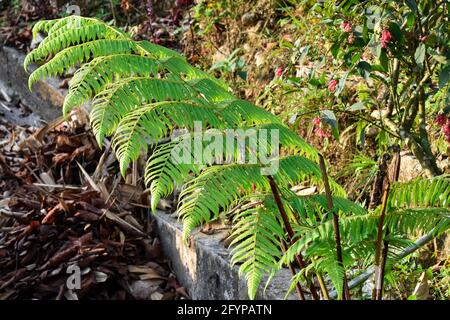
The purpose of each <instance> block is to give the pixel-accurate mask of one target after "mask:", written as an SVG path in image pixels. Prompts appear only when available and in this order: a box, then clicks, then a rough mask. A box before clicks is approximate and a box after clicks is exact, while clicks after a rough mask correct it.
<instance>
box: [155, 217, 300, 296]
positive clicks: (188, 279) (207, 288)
mask: <svg viewBox="0 0 450 320" xmlns="http://www.w3.org/2000/svg"><path fill="white" fill-rule="evenodd" d="M156 221H157V225H158V229H159V230H158V231H159V234H160V236H161V237H160V239H161V244H162V247H163V250H164V252H165V254H166V255H167V256H168V258H169V259H170V260H171V262H172V268H173V270H174V271H175V273H176V275H177V278H178V280H179V281H180V283H181V284H182V285H183V286H184V287H186V289H187V290H188V293H189V295H190V296H191V297H192V298H193V299H206V300H217V299H222V300H229V299H241V300H242V299H248V296H247V285H246V281H245V279H244V278H239V275H238V270H239V267H238V266H234V267H231V266H230V250H229V249H227V248H225V247H224V246H223V244H222V243H221V242H220V239H223V236H224V235H223V233H222V234H220V233H217V234H213V235H205V234H202V233H200V232H197V233H195V232H194V236H193V241H192V242H191V245H190V246H187V245H185V244H184V243H183V240H182V236H181V231H182V225H181V223H180V222H179V221H178V220H177V219H175V218H173V217H171V216H170V215H168V214H166V213H164V212H162V211H159V212H157V214H156ZM290 278H291V275H290V273H289V271H288V270H287V269H283V270H281V271H280V272H279V273H278V274H277V275H276V276H275V277H274V279H273V280H272V281H271V283H270V284H269V286H268V287H267V289H266V291H265V292H264V290H263V289H264V285H265V281H263V283H262V284H261V288H260V290H259V292H258V294H257V297H256V298H257V299H268V300H269V299H270V300H280V299H284V297H285V295H286V292H287V290H288V288H289V280H290ZM294 298H295V296H294V295H291V296H289V299H294Z"/></svg>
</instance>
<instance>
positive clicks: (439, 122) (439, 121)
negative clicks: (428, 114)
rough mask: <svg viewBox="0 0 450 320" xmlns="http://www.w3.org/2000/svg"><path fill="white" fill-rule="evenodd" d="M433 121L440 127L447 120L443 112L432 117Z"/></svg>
mask: <svg viewBox="0 0 450 320" xmlns="http://www.w3.org/2000/svg"><path fill="white" fill-rule="evenodd" d="M434 122H436V124H437V125H438V126H440V127H442V126H443V125H444V124H445V123H446V122H447V117H446V116H445V114H440V115H438V116H437V117H436V119H434Z"/></svg>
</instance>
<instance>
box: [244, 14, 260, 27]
mask: <svg viewBox="0 0 450 320" xmlns="http://www.w3.org/2000/svg"><path fill="white" fill-rule="evenodd" d="M241 22H242V25H243V26H244V27H249V26H254V25H255V24H256V23H257V22H258V16H257V14H256V13H254V12H246V13H244V14H243V15H242V17H241Z"/></svg>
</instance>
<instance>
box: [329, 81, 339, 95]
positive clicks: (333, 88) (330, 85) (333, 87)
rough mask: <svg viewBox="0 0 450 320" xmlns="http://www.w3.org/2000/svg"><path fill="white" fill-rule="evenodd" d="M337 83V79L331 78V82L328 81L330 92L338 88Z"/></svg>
mask: <svg viewBox="0 0 450 320" xmlns="http://www.w3.org/2000/svg"><path fill="white" fill-rule="evenodd" d="M337 83H338V82H337V80H334V79H333V80H330V82H328V90H329V91H330V92H334V90H336V86H337Z"/></svg>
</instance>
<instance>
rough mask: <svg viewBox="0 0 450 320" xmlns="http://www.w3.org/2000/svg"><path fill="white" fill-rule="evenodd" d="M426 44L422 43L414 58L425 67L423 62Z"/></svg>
mask: <svg viewBox="0 0 450 320" xmlns="http://www.w3.org/2000/svg"><path fill="white" fill-rule="evenodd" d="M425 50H426V47H425V44H424V43H421V44H420V45H419V46H418V47H417V49H416V52H415V53H414V60H415V61H416V63H417V65H418V66H419V68H423V62H424V61H425Z"/></svg>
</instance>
